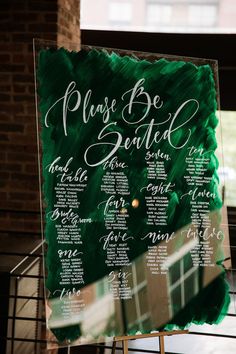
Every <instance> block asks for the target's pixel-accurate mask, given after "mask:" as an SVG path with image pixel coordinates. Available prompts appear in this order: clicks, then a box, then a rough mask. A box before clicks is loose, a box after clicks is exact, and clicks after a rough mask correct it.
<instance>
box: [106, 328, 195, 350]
mask: <svg viewBox="0 0 236 354" xmlns="http://www.w3.org/2000/svg"><path fill="white" fill-rule="evenodd" d="M177 334H188V330H182V331H164V332H156V333H150V334H138V335H134V336H121V337H114V338H113V345H112V351H111V354H115V351H116V342H122V346H123V354H128V352H129V348H128V341H129V340H134V339H144V338H151V337H158V338H159V347H160V354H165V343H164V339H165V337H168V336H173V335H177Z"/></svg>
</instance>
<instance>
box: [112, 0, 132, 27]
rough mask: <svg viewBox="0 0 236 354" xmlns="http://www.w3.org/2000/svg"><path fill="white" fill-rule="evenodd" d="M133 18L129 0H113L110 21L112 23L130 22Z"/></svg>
mask: <svg viewBox="0 0 236 354" xmlns="http://www.w3.org/2000/svg"><path fill="white" fill-rule="evenodd" d="M131 19H132V5H131V3H130V2H129V1H124V2H123V1H111V2H110V3H109V22H110V23H111V24H116V25H117V24H129V23H130V22H131Z"/></svg>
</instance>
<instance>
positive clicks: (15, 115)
mask: <svg viewBox="0 0 236 354" xmlns="http://www.w3.org/2000/svg"><path fill="white" fill-rule="evenodd" d="M33 38H43V39H50V40H54V41H57V40H58V41H59V42H60V41H67V42H68V41H72V42H76V43H79V39H80V32H79V0H21V1H19V0H1V1H0V237H2V238H0V245H1V246H2V247H3V244H4V242H3V239H4V237H8V238H9V236H12V235H14V236H15V235H16V232H18V233H20V234H22V236H24V235H26V234H28V233H32V232H33V233H36V234H39V216H38V212H39V187H38V169H37V146H36V124H35V102H34V74H33V53H32V40H33Z"/></svg>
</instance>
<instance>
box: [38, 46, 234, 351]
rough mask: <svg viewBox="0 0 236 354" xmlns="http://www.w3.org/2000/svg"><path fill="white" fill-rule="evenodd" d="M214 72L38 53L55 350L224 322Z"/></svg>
mask: <svg viewBox="0 0 236 354" xmlns="http://www.w3.org/2000/svg"><path fill="white" fill-rule="evenodd" d="M215 69H216V63H215V62H214V61H204V60H200V59H188V58H178V57H175V58H173V57H168V56H166V57H165V56H160V55H158V56H157V55H151V54H150V55H148V54H141V53H130V52H129V53H127V52H122V51H119V52H115V51H111V50H110V51H109V50H101V49H99V50H98V49H95V48H84V49H82V50H81V51H79V52H69V51H67V50H65V49H63V48H60V49H53V48H49V49H42V50H41V51H40V52H39V53H38V56H37V80H38V94H39V96H40V101H39V109H40V118H39V130H40V143H41V147H42V179H43V203H44V205H45V218H44V222H45V227H44V236H45V238H46V242H47V244H48V246H47V248H48V250H47V254H46V268H47V277H46V288H47V305H48V313H47V315H48V328H49V329H50V335H49V342H50V345H51V346H53V343H55V345H65V344H68V343H70V344H72V345H78V344H86V343H92V342H101V341H104V340H106V339H107V338H110V337H113V336H117V335H125V334H135V333H140V332H141V333H150V332H151V331H153V330H159V329H163V328H166V329H169V328H172V327H173V325H177V326H185V325H187V324H188V323H191V322H195V323H204V322H206V323H217V322H218V321H219V319H220V318H221V317H222V311H223V312H226V308H227V305H228V302H229V299H228V294H227V290H228V288H227V285H226V283H225V279H224V278H225V275H224V269H223V267H222V261H223V259H224V255H223V252H222V242H223V239H224V234H223V232H222V230H221V228H220V222H221V220H220V219H221V216H220V214H221V213H220V210H221V206H222V201H221V198H220V194H219V191H218V182H219V180H218V175H217V166H218V161H217V159H216V157H215V153H214V152H215V149H216V146H217V143H216V138H215V128H216V126H217V124H218V119H217V117H216V109H217V90H216V84H215V77H216V74H217V73H216V70H215ZM56 343H59V344H56Z"/></svg>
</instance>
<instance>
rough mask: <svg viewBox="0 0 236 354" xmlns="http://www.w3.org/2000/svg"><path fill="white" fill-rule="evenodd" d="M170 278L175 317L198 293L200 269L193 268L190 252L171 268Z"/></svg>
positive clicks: (170, 292) (172, 309)
mask: <svg viewBox="0 0 236 354" xmlns="http://www.w3.org/2000/svg"><path fill="white" fill-rule="evenodd" d="M168 278H169V294H170V299H171V312H172V317H173V316H174V315H175V314H177V313H178V312H179V311H180V310H181V309H182V308H184V306H185V305H186V304H187V303H188V302H189V301H190V300H191V299H192V298H193V297H194V296H195V295H196V294H197V292H198V268H197V267H194V266H193V262H192V256H191V253H190V252H188V253H186V254H185V255H184V257H182V258H180V259H179V260H178V261H176V262H175V263H173V264H172V265H171V266H170V267H169V272H168Z"/></svg>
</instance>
